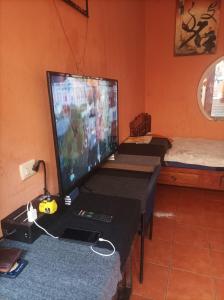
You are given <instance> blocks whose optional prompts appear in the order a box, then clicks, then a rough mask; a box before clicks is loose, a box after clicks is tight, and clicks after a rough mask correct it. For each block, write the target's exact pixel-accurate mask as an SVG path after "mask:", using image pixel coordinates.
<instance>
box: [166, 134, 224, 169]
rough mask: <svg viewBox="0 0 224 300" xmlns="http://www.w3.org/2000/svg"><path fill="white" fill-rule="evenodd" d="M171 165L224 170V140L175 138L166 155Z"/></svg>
mask: <svg viewBox="0 0 224 300" xmlns="http://www.w3.org/2000/svg"><path fill="white" fill-rule="evenodd" d="M164 164H165V165H166V166H169V167H182V168H191V169H211V170H216V171H217V170H219V171H223V170H224V141H221V140H208V139H200V138H179V137H177V138H174V139H173V143H172V148H170V149H169V150H168V151H167V153H166V154H165V157H164Z"/></svg>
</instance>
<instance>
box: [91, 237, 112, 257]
mask: <svg viewBox="0 0 224 300" xmlns="http://www.w3.org/2000/svg"><path fill="white" fill-rule="evenodd" d="M98 241H100V242H107V243H109V244H110V245H111V246H112V248H113V251H112V252H111V253H109V254H104V253H101V252H98V251H96V250H94V249H93V246H90V249H91V250H92V251H93V252H94V253H96V254H98V255H101V256H112V255H113V254H114V252H115V247H114V245H113V243H111V241H108V240H105V239H103V238H99V240H98Z"/></svg>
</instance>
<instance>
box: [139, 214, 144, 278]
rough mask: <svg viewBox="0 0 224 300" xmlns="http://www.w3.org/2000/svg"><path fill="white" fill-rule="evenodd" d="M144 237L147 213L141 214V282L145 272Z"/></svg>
mask: <svg viewBox="0 0 224 300" xmlns="http://www.w3.org/2000/svg"><path fill="white" fill-rule="evenodd" d="M144 238H145V214H144V213H142V214H141V246H140V274H139V282H140V283H143V273H144Z"/></svg>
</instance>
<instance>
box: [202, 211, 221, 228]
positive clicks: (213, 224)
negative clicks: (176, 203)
mask: <svg viewBox="0 0 224 300" xmlns="http://www.w3.org/2000/svg"><path fill="white" fill-rule="evenodd" d="M205 216H206V218H205V223H204V224H202V226H207V227H209V228H212V229H219V230H224V214H223V213H220V212H215V213H212V212H209V211H207V212H206V213H205Z"/></svg>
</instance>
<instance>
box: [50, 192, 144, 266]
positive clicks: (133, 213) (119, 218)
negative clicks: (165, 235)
mask: <svg viewBox="0 0 224 300" xmlns="http://www.w3.org/2000/svg"><path fill="white" fill-rule="evenodd" d="M80 209H83V210H87V211H94V212H97V213H102V214H108V215H112V216H113V220H112V222H111V223H104V222H101V221H96V220H90V219H87V218H82V217H78V216H76V215H75V214H74V213H73V212H74V211H75V210H80ZM140 214H141V208H140V202H139V200H138V199H129V198H123V197H114V196H108V195H99V194H95V193H80V194H79V196H78V197H77V198H76V199H75V200H74V203H73V204H72V206H71V207H69V208H67V210H66V211H65V212H64V213H63V214H62V215H61V216H60V218H58V219H57V221H56V222H54V223H53V224H51V225H50V226H48V229H49V231H51V232H53V233H54V234H55V235H58V234H59V235H60V234H61V233H62V232H63V231H64V229H65V228H82V229H86V230H93V231H99V232H101V233H102V237H103V238H104V239H107V240H109V241H111V242H112V243H113V244H114V246H115V249H116V251H118V252H119V254H120V260H121V269H123V268H124V266H125V263H126V260H127V258H128V256H129V254H130V249H131V244H132V241H133V239H134V236H135V234H136V232H137V231H138V226H139V219H140ZM104 246H105V245H104Z"/></svg>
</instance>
